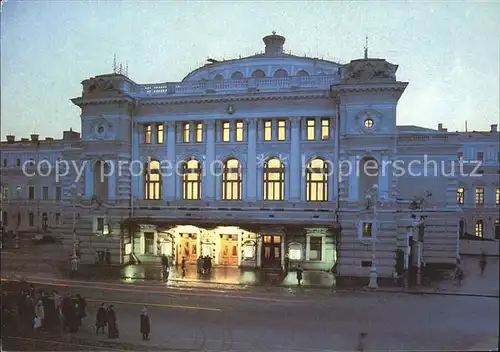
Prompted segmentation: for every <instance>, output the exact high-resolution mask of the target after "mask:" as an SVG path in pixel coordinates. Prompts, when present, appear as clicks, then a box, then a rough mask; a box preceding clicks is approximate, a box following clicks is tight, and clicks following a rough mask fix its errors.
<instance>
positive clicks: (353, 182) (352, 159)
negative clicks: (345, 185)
mask: <svg viewBox="0 0 500 352" xmlns="http://www.w3.org/2000/svg"><path fill="white" fill-rule="evenodd" d="M349 165H351V170H350V173H349V197H348V198H349V200H358V178H357V170H356V168H357V167H358V165H357V164H356V155H351V156H349Z"/></svg>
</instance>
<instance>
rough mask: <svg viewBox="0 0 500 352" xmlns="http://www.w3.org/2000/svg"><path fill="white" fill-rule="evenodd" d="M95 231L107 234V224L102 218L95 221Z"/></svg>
mask: <svg viewBox="0 0 500 352" xmlns="http://www.w3.org/2000/svg"><path fill="white" fill-rule="evenodd" d="M96 231H97V232H98V233H101V234H103V235H107V234H108V233H109V228H108V224H107V222H106V221H105V219H104V218H103V217H98V218H97V219H96Z"/></svg>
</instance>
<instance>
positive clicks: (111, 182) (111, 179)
mask: <svg viewBox="0 0 500 352" xmlns="http://www.w3.org/2000/svg"><path fill="white" fill-rule="evenodd" d="M107 163H108V165H109V169H108V172H109V173H111V174H110V175H109V176H107V178H108V200H111V201H114V200H115V199H116V175H117V173H118V170H116V166H117V162H116V161H114V160H108V161H107Z"/></svg>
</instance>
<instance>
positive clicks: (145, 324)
mask: <svg viewBox="0 0 500 352" xmlns="http://www.w3.org/2000/svg"><path fill="white" fill-rule="evenodd" d="M140 323H141V334H142V339H143V340H149V333H150V331H151V325H150V323H149V316H148V310H147V309H146V307H144V308H142V309H141V315H140Z"/></svg>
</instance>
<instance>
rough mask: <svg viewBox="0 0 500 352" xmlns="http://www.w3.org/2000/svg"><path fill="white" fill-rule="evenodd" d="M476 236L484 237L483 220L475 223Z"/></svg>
mask: <svg viewBox="0 0 500 352" xmlns="http://www.w3.org/2000/svg"><path fill="white" fill-rule="evenodd" d="M476 236H477V237H483V236H484V223H483V220H477V221H476Z"/></svg>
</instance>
